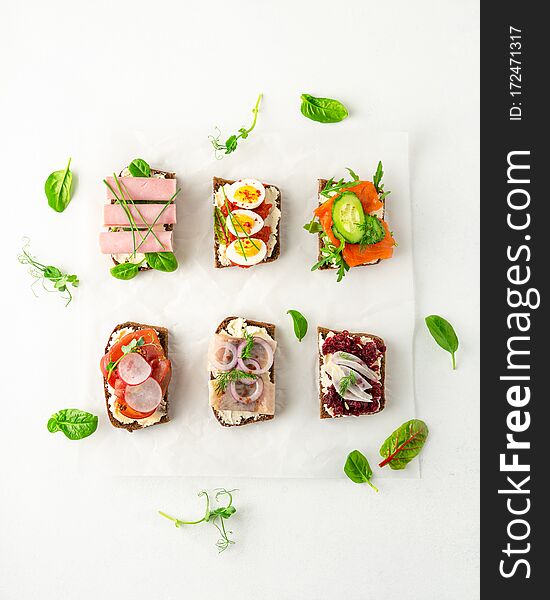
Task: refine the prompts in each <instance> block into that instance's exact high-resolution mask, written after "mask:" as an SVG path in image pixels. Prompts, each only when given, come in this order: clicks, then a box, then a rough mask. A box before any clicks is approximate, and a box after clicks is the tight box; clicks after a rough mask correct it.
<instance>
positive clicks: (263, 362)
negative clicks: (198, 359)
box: [208, 317, 277, 427]
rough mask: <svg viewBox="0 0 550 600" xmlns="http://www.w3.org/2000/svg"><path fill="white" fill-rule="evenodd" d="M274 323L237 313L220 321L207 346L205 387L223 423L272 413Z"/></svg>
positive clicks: (249, 420)
mask: <svg viewBox="0 0 550 600" xmlns="http://www.w3.org/2000/svg"><path fill="white" fill-rule="evenodd" d="M276 347H277V342H276V341H275V325H271V324H269V323H261V322H258V321H251V320H250V319H248V320H245V319H243V318H240V317H228V318H227V319H225V320H224V321H222V322H221V323H220V324H219V325H218V328H217V329H216V333H215V335H214V338H213V339H212V341H211V343H210V348H209V350H208V371H209V373H210V381H209V382H208V391H209V398H210V406H211V407H212V410H213V412H214V415H215V417H216V419H218V421H219V423H220V424H221V425H223V426H225V427H232V426H236V425H246V424H247V423H255V422H257V421H268V420H269V419H273V417H274V415H275V363H274V354H275V349H276Z"/></svg>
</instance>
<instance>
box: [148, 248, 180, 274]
mask: <svg viewBox="0 0 550 600" xmlns="http://www.w3.org/2000/svg"><path fill="white" fill-rule="evenodd" d="M145 259H146V260H147V264H148V265H149V266H150V267H151V268H152V269H155V270H156V271H163V272H164V273H172V271H175V270H176V269H177V268H178V259H177V258H176V255H175V254H174V253H173V252H147V254H146V255H145Z"/></svg>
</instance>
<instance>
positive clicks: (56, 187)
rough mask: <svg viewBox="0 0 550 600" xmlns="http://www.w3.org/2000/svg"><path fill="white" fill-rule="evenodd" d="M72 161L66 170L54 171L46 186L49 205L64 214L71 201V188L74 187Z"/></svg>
mask: <svg viewBox="0 0 550 600" xmlns="http://www.w3.org/2000/svg"><path fill="white" fill-rule="evenodd" d="M70 166H71V159H70V158H69V162H68V163H67V166H66V167H65V169H62V170H61V171H54V172H53V173H52V174H51V175H50V176H49V177H48V179H46V183H45V185H44V191H45V192H46V198H47V199H48V204H49V205H50V206H51V207H52V208H53V209H54V210H55V211H57V212H63V211H64V210H65V209H66V208H67V206H69V202H70V201H71V188H72V185H73V174H72V173H71V170H70V168H69V167H70Z"/></svg>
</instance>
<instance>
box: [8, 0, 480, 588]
mask: <svg viewBox="0 0 550 600" xmlns="http://www.w3.org/2000/svg"><path fill="white" fill-rule="evenodd" d="M4 13H5V14H4V16H3V18H2V20H1V23H0V56H1V57H2V58H1V60H2V74H1V80H0V81H1V88H0V92H1V104H2V106H1V111H0V125H1V131H2V146H1V150H0V152H1V156H2V163H3V166H4V173H5V175H6V177H8V176H9V177H10V178H15V179H17V180H18V181H19V185H18V186H17V187H16V188H15V189H16V192H15V193H14V192H12V191H11V190H13V189H14V186H13V180H12V181H11V182H10V185H8V186H7V189H8V190H10V193H8V194H7V195H6V194H5V195H4V203H3V205H4V209H5V211H6V213H5V214H6V217H5V227H4V232H3V235H2V250H3V255H4V256H5V267H6V273H7V274H5V276H4V286H3V287H4V293H3V295H2V301H1V302H2V304H3V310H4V314H5V319H4V327H5V328H6V327H7V331H6V334H5V340H7V341H6V342H5V343H4V344H3V347H2V364H3V365H4V369H3V372H4V377H3V383H2V391H3V394H2V397H3V401H4V402H5V403H6V405H7V408H6V411H5V414H6V415H9V418H5V419H4V420H3V421H2V422H1V424H0V444H1V448H2V463H3V467H6V465H7V463H9V464H10V465H11V466H13V465H17V467H18V474H17V475H13V474H9V475H8V474H6V475H4V476H3V480H2V487H1V491H0V502H1V508H2V510H1V512H0V527H1V531H2V536H1V538H0V564H1V567H2V573H3V575H2V578H1V580H0V597H1V598H2V600H3V599H4V598H7V599H10V600H11V599H12V598H17V599H19V598H23V599H26V598H35V597H41V598H75V597H79V598H83V599H88V598H99V597H108V598H110V597H119V598H126V597H128V598H137V599H139V598H151V597H154V598H163V599H168V598H180V597H183V596H188V597H191V598H195V597H199V595H200V596H211V595H214V594H217V595H222V594H223V596H224V597H227V598H243V599H244V598H246V599H248V598H258V597H260V598H304V599H305V598H307V599H309V598H315V599H317V598H325V597H326V598H334V597H341V596H345V597H347V598H350V599H355V598H357V599H365V598H382V599H386V598H388V599H392V598H395V597H396V596H398V595H401V594H403V593H406V595H407V597H408V598H410V599H411V600H415V599H417V598H428V599H432V598H433V599H434V600H441V599H447V598H448V599H455V598H456V599H461V600H462V599H468V600H469V599H475V598H477V597H478V591H477V587H478V486H479V470H478V458H479V457H478V452H479V446H478V436H479V421H478V408H479V394H478V376H479V344H478V325H479V320H478V288H479V279H478V259H479V245H478V234H479V227H478V223H477V221H476V215H477V212H478V205H479V194H478V183H479V167H478V160H479V153H478V152H479V149H478V143H479V139H478V137H479V123H478V92H479V89H478V75H479V71H478V14H477V3H476V2H436V1H435V0H432V1H430V2H415V3H409V2H404V1H402V2H392V3H385V4H384V5H383V4H382V3H379V2H364V1H362V2H359V1H357V2H342V3H340V4H339V5H335V4H334V3H332V2H324V1H317V2H300V3H297V2H292V3H291V2H279V3H277V8H274V7H271V8H268V6H267V5H265V6H264V5H263V4H260V3H258V2H245V1H240V2H233V3H228V2H209V3H207V4H206V3H194V2H193V3H191V2H187V3H184V2H174V3H169V2H156V3H155V4H146V3H142V2H135V1H134V2H128V3H126V2H95V3H93V4H91V3H90V4H88V5H84V4H82V5H81V6H78V5H77V4H76V3H74V2H72V3H69V2H67V3H64V2H56V1H52V2H49V3H48V4H47V5H46V4H44V3H41V2H40V3H39V2H28V3H18V5H17V6H16V5H15V3H13V4H12V6H10V7H8V8H7V9H5V10H4ZM6 13H7V14H6ZM6 17H7V18H6ZM259 90H262V91H263V92H264V93H265V94H266V101H265V104H264V111H263V112H262V114H261V119H262V120H261V123H260V124H259V126H258V131H257V132H254V134H253V135H255V138H254V140H253V139H252V137H251V138H250V140H249V141H247V142H246V144H247V146H245V144H243V145H242V148H239V150H238V151H237V152H238V153H237V154H236V155H234V156H232V157H229V158H228V159H225V161H224V162H223V167H222V164H219V163H216V164H214V163H213V162H212V159H211V156H210V151H209V149H208V147H207V144H206V143H205V142H204V136H206V135H207V134H208V133H210V131H211V128H212V126H213V125H216V124H219V125H220V126H222V127H223V129H224V131H227V130H228V128H230V127H232V126H233V125H234V126H237V127H238V126H241V124H244V121H243V107H244V109H245V112H246V110H247V108H246V107H248V104H250V100H251V99H252V100H253V99H254V96H255V94H256V92H257V91H259ZM302 92H310V93H313V94H317V95H327V96H336V97H338V98H341V99H342V100H344V101H345V102H346V104H347V105H348V106H349V108H350V110H351V113H352V115H351V117H350V118H349V120H348V121H346V122H344V123H342V124H341V126H335V127H334V128H332V126H327V127H331V129H330V134H323V135H326V136H327V139H328V138H329V137H330V136H331V135H335V136H338V138H339V144H342V140H344V141H345V140H346V139H349V140H350V144H352V143H353V145H354V146H355V144H356V140H357V137H358V136H361V137H363V138H364V143H365V148H368V146H369V135H372V136H374V135H375V133H373V132H380V131H407V132H408V133H409V144H410V180H411V198H412V206H413V225H414V230H413V231H414V256H415V283H416V332H415V338H414V361H415V387H416V398H417V414H418V416H419V417H421V418H424V419H425V420H426V421H427V422H428V424H429V426H430V439H429V442H428V445H427V446H426V448H425V451H424V453H423V455H422V461H421V471H422V478H421V479H404V480H390V479H384V480H381V481H380V483H381V484H383V485H381V486H380V487H381V491H380V493H379V494H374V493H373V492H372V491H371V490H370V489H366V488H364V487H360V486H354V485H353V484H351V483H350V482H348V481H347V480H345V479H343V478H342V479H340V480H280V479H279V480H269V479H255V480H253V479H239V480H236V479H232V478H228V479H227V480H224V479H223V478H219V477H217V478H215V479H205V478H175V477H164V478H162V477H158V478H130V477H126V478H124V477H121V478H100V477H95V476H90V475H89V473H86V472H82V473H81V474H80V475H73V474H69V473H68V472H65V471H64V470H59V471H57V472H56V469H55V465H49V468H48V469H47V471H48V474H47V475H46V474H45V473H44V472H42V474H41V473H40V472H38V471H39V469H37V464H40V462H41V461H40V460H39V459H38V457H39V455H40V445H39V444H37V443H36V433H35V430H36V425H35V422H36V420H37V419H36V416H37V414H40V415H41V414H42V410H43V409H42V407H41V403H43V406H44V408H45V407H46V406H47V407H48V408H49V407H50V406H51V405H52V404H53V405H54V406H59V405H63V404H65V403H67V402H68V401H69V400H70V399H72V398H74V397H75V396H77V395H78V397H79V402H80V401H81V395H82V391H81V389H80V388H79V385H78V384H79V381H80V382H81V380H80V379H79V377H80V376H81V373H82V364H81V362H82V361H80V360H79V358H80V354H81V351H82V346H83V339H84V333H83V331H82V328H81V327H79V317H80V316H82V314H81V313H80V312H79V310H78V308H77V309H76V310H70V309H68V310H67V311H65V310H64V309H63V307H62V306H60V305H59V303H57V302H55V299H53V298H50V297H48V298H42V299H41V300H40V301H34V298H32V297H31V300H32V302H31V301H30V300H29V298H28V294H30V292H29V291H28V289H27V287H26V286H27V284H28V280H27V278H26V274H25V273H24V269H23V268H22V267H20V266H19V265H17V263H16V262H15V261H14V260H12V258H11V257H13V255H14V254H15V253H16V251H17V248H18V247H19V245H20V240H21V236H22V234H24V233H31V234H32V239H33V248H34V249H35V251H36V253H37V254H38V253H39V251H40V253H41V254H43V253H44V252H45V253H46V254H47V253H48V250H50V254H49V255H48V258H49V260H51V262H55V261H57V262H59V263H63V262H65V261H66V262H67V263H68V262H69V259H70V256H69V255H70V254H71V253H73V254H75V255H77V254H78V249H79V248H80V247H81V246H82V243H81V240H82V239H84V238H85V236H88V235H90V232H89V231H88V230H87V228H86V227H85V223H82V224H83V225H84V228H83V229H84V230H77V229H76V228H74V227H72V228H71V225H72V224H73V219H74V218H75V216H74V215H79V214H84V213H81V212H79V211H84V210H85V209H84V208H79V205H80V206H82V205H84V203H85V202H86V201H95V199H89V198H83V197H82V196H77V194H76V192H78V186H77V190H76V191H75V202H74V205H71V207H70V208H69V209H68V210H67V212H66V213H64V214H63V215H60V216H56V215H52V212H51V210H50V209H49V208H48V207H47V206H46V205H45V202H44V199H43V196H42V186H43V180H44V177H45V175H47V174H48V173H49V172H50V171H52V170H54V169H56V168H60V167H61V166H63V164H64V161H65V160H66V157H67V156H68V154H69V153H71V152H74V150H73V149H74V148H78V157H77V156H73V159H74V160H75V171H77V172H78V176H79V178H80V179H82V180H84V178H92V179H94V180H95V179H96V178H97V174H98V173H99V174H103V173H105V172H108V170H109V169H112V168H113V165H114V164H118V163H117V161H118V160H120V148H121V147H123V148H135V149H136V151H142V150H148V151H149V152H150V153H151V154H154V156H155V157H156V158H157V159H158V160H159V161H160V162H162V161H163V160H164V159H165V158H166V157H167V156H172V155H173V154H174V153H180V154H181V158H180V159H179V160H178V165H177V166H178V168H177V170H178V174H179V172H180V170H181V169H180V166H179V165H183V166H184V165H185V164H186V158H185V155H186V154H189V153H193V154H199V156H204V167H203V168H202V170H200V171H195V172H193V173H189V174H187V173H185V166H184V168H183V171H184V177H185V176H186V175H188V176H189V177H190V178H192V179H193V180H194V181H199V180H201V181H204V183H203V186H204V189H203V190H201V189H200V188H199V189H196V190H194V192H193V194H195V198H197V199H198V198H199V197H200V196H201V194H202V195H203V196H204V193H206V192H207V188H208V180H209V178H210V176H211V175H212V174H213V171H217V172H218V173H219V174H220V175H228V176H229V175H234V174H239V173H235V171H236V170H237V169H239V168H241V165H242V163H243V161H246V160H247V157H248V158H249V159H250V160H252V158H253V157H254V154H255V153H256V152H271V153H273V154H272V155H275V156H276V155H277V154H275V153H278V155H279V157H278V160H279V161H280V162H281V163H282V164H283V165H287V168H288V169H289V170H291V169H296V168H297V167H296V164H295V163H296V160H295V157H294V156H293V155H292V153H290V152H287V149H286V148H285V146H284V144H283V143H282V142H281V140H284V134H285V130H286V131H290V130H293V129H294V128H295V127H304V129H303V131H304V136H307V130H308V129H307V128H306V127H305V125H308V126H309V125H315V124H310V123H308V122H306V123H305V124H304V122H303V121H302V120H300V119H298V118H297V117H296V110H297V98H298V96H299V94H300V93H302ZM242 121H243V122H242ZM37 123H39V124H40V125H39V126H38V125H37ZM260 127H262V128H263V129H262V130H263V132H264V133H261V131H260ZM319 127H322V126H321V125H319ZM37 131H39V132H40V134H39V135H38V134H37ZM153 133H154V134H155V137H154V138H153V137H152V134H153ZM348 136H349V137H348ZM98 138H99V139H103V140H104V146H103V151H102V152H101V153H100V154H99V155H98V154H97V150H96V149H97V147H98V145H97V139H98ZM352 140H353V142H352ZM253 144H254V146H253ZM86 148H89V149H93V151H92V150H90V151H89V153H88V154H87V153H86ZM314 151H315V152H316V153H317V154H318V155H322V154H323V153H324V152H328V151H330V148H328V147H323V148H314ZM125 158H128V157H125ZM130 158H132V157H130ZM338 158H339V157H338V156H336V157H334V156H332V157H331V163H330V164H333V163H334V162H337V163H338V160H335V159H338ZM77 160H78V165H79V166H78V169H77V166H76V161H77ZM194 161H195V162H196V156H195V158H194ZM226 161H227V162H226ZM151 162H152V161H151ZM298 163H299V164H298V168H300V167H301V163H300V162H299V161H298ZM166 166H169V165H166ZM220 168H223V170H224V172H220ZM303 168H304V169H306V168H307V166H304V167H303ZM266 178H267V177H266ZM82 183H83V186H84V184H85V182H84V181H83V182H82ZM77 198H78V203H79V205H77ZM295 201H296V199H295ZM297 201H298V202H299V199H298V200H297ZM308 201H309V200H308ZM71 211H72V216H71ZM94 227H95V224H94ZM60 236H63V237H64V239H66V240H67V244H68V247H69V248H71V249H73V250H71V252H67V251H65V252H64V253H61V252H59V254H57V255H55V256H51V252H52V250H51V249H56V248H58V245H57V244H55V243H52V244H51V245H49V241H50V242H51V240H52V239H53V240H55V239H59V237H60ZM55 252H57V250H55ZM55 252H54V253H55ZM94 258H95V257H94ZM90 268H91V265H87V266H86V268H85V269H84V271H83V273H79V274H80V275H81V276H82V277H83V279H84V278H85V275H86V274H87V273H88V269H90ZM78 291H79V292H81V293H82V294H84V292H86V294H88V295H92V294H94V292H95V294H96V301H97V303H98V305H105V306H108V304H109V298H108V297H105V294H101V293H98V291H97V290H90V289H86V290H85V289H84V288H82V290H78ZM42 301H43V302H42ZM75 306H77V305H76V304H75ZM72 308H73V307H71V309H72ZM181 310H182V311H184V310H185V306H182V307H181ZM432 312H437V313H441V314H443V315H444V316H446V317H448V318H449V319H450V320H451V321H452V322H453V323H454V324H455V326H456V328H457V330H458V333H459V336H460V339H461V349H460V354H459V359H458V360H459V369H458V370H457V371H456V372H452V371H451V370H450V368H449V358H448V356H447V355H446V354H445V353H444V352H443V351H439V350H438V349H437V348H436V347H435V346H434V344H433V341H432V340H431V339H430V338H429V336H428V335H427V333H426V331H425V328H424V325H423V323H422V318H423V317H424V316H425V315H426V314H430V313H432ZM221 316H222V317H223V316H224V315H223V314H222V315H221ZM69 343H70V347H68V345H69ZM52 381H59V385H58V386H55V385H54V386H52ZM46 382H47V383H46ZM44 389H47V390H48V397H44V396H45V393H44ZM50 390H57V391H58V394H59V398H58V399H53V398H51V397H49V394H50V393H51V392H50ZM14 405H15V406H18V407H19V411H15V412H14V411H13V410H12V408H13V406H14ZM14 429H17V430H18V432H19V437H18V441H17V444H16V445H14V444H13V443H9V444H8V443H6V442H5V440H12V439H13V436H12V435H11V434H8V432H9V431H13V430H14ZM159 429H160V428H159ZM90 439H93V438H90ZM56 441H58V440H56ZM68 448H70V447H68ZM113 460H116V457H113ZM2 470H3V471H6V472H13V469H11V468H4V469H2ZM220 485H223V486H228V487H234V486H238V487H239V489H240V491H239V493H238V495H237V499H236V503H237V506H238V511H239V512H238V513H237V515H236V516H235V517H234V518H233V519H232V521H231V524H232V528H233V530H234V531H235V537H236V538H237V540H238V543H237V545H236V546H235V547H233V548H232V549H231V550H230V551H229V552H227V553H225V554H222V555H221V556H218V555H217V554H216V550H215V548H214V547H213V542H214V541H215V539H216V535H215V534H216V532H215V530H213V529H212V530H209V528H208V526H203V527H202V528H201V527H197V528H195V529H193V530H191V529H190V530H176V529H173V528H172V527H171V526H170V524H169V523H168V522H164V521H163V520H162V519H161V518H160V517H157V516H156V515H155V511H156V510H157V509H158V508H163V509H165V510H166V511H168V512H174V513H178V514H180V513H181V514H183V513H185V514H189V513H191V515H193V514H195V513H196V512H198V511H200V510H201V505H200V504H199V502H198V500H197V499H196V497H195V493H196V491H198V490H199V489H202V488H203V487H206V488H213V487H217V486H220Z"/></svg>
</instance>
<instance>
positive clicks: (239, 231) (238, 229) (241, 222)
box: [226, 210, 264, 237]
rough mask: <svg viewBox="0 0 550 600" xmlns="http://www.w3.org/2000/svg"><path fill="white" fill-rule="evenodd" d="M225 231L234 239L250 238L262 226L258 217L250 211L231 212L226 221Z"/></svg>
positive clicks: (262, 223) (262, 221) (261, 221)
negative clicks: (234, 237) (227, 230)
mask: <svg viewBox="0 0 550 600" xmlns="http://www.w3.org/2000/svg"><path fill="white" fill-rule="evenodd" d="M226 223H227V229H229V231H230V232H231V233H232V234H233V235H234V236H236V237H246V236H247V235H248V236H252V235H254V234H255V233H258V231H260V229H261V228H262V227H263V226H264V220H263V219H262V217H260V215H258V214H256V213H255V212H252V211H251V210H233V211H231V214H230V215H229V216H228V217H227V220H226Z"/></svg>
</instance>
